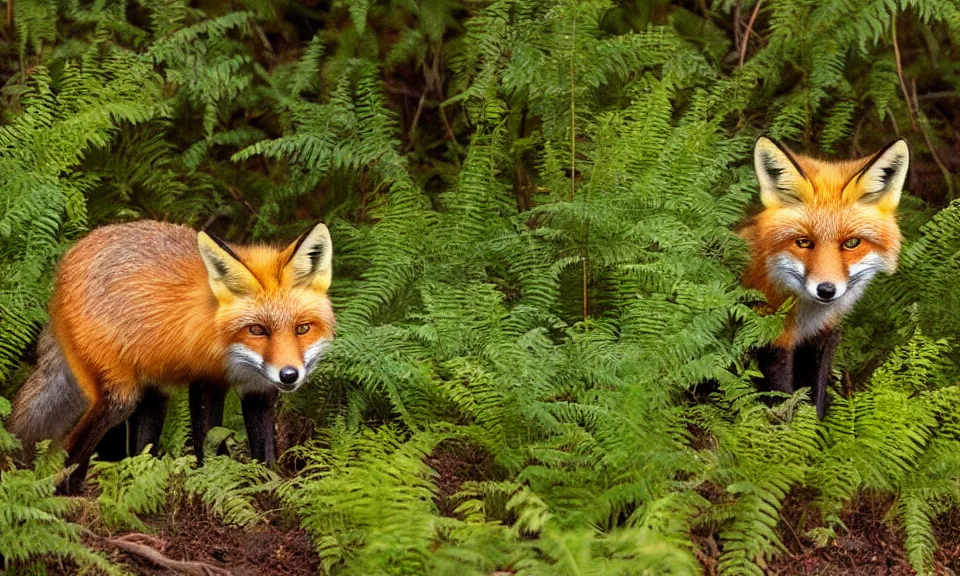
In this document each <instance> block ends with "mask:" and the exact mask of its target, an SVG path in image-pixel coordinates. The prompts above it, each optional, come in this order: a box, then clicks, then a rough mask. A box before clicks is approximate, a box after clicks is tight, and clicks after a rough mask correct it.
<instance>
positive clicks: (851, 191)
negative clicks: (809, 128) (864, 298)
mask: <svg viewBox="0 0 960 576" xmlns="http://www.w3.org/2000/svg"><path fill="white" fill-rule="evenodd" d="M909 162H910V158H909V150H908V148H907V143H906V142H905V141H903V140H897V141H896V142H894V143H892V144H890V145H888V146H886V147H884V148H883V149H882V150H880V151H879V152H877V153H876V154H874V155H873V156H869V157H866V158H860V159H857V160H848V161H843V162H832V161H825V160H818V159H814V158H811V157H809V156H803V155H800V154H795V153H794V152H792V151H790V150H788V149H787V148H785V147H783V146H781V145H779V144H777V143H775V142H773V141H772V140H770V139H768V138H763V137H761V138H760V139H759V140H757V143H756V145H755V148H754V167H755V169H756V173H757V178H758V179H759V181H760V200H761V203H762V204H763V208H764V209H763V211H762V212H761V213H760V214H758V215H757V216H756V217H755V218H754V219H753V221H752V222H750V223H749V224H748V225H747V226H745V227H744V228H743V229H742V230H741V235H742V236H743V237H744V238H745V239H746V240H747V242H748V244H749V245H750V248H751V250H752V260H751V263H750V266H749V267H748V269H747V271H746V273H745V275H744V283H745V284H746V285H747V286H748V287H750V288H754V289H757V290H759V291H761V292H763V293H764V294H765V296H766V298H767V302H768V303H769V304H770V305H772V306H776V307H779V306H781V305H782V304H783V303H784V302H785V301H786V299H787V298H788V297H790V296H793V297H795V298H796V304H795V305H794V307H793V309H792V310H791V311H790V313H789V315H788V317H787V319H786V323H785V326H784V331H783V333H782V334H781V335H780V337H779V338H777V339H776V340H775V341H774V342H773V344H772V345H771V346H769V347H767V348H766V349H764V350H762V351H761V353H760V357H759V360H760V370H761V372H763V374H764V376H765V377H766V379H767V380H768V381H769V383H770V384H771V386H772V387H773V388H774V389H776V390H780V391H782V392H786V393H788V394H792V393H793V392H794V391H795V390H797V389H799V388H803V387H810V388H811V391H812V394H813V401H814V404H815V405H816V408H817V415H818V417H820V418H823V416H824V412H825V410H826V388H827V383H828V380H829V378H830V366H831V364H832V361H833V356H834V353H835V352H836V347H837V345H838V343H839V341H840V330H839V327H838V326H839V323H840V321H841V319H842V318H843V316H844V315H845V314H846V313H847V312H849V311H850V309H851V308H852V307H853V305H854V304H855V303H856V301H857V299H859V298H860V296H861V295H862V294H863V292H864V290H865V289H866V287H867V284H868V283H869V282H870V280H871V279H873V277H874V276H875V275H876V274H877V273H878V272H886V273H891V274H892V273H893V272H894V271H895V270H896V268H897V260H898V258H899V254H900V241H901V236H900V229H899V227H898V225H897V217H896V209H897V205H898V204H899V202H900V194H901V191H902V190H903V185H904V182H905V180H906V177H907V169H908V167H909Z"/></svg>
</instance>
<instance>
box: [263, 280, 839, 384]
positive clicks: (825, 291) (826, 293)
mask: <svg viewBox="0 0 960 576" xmlns="http://www.w3.org/2000/svg"><path fill="white" fill-rule="evenodd" d="M836 293H837V287H836V286H834V285H833V284H832V283H830V282H823V283H821V284H817V296H819V297H821V298H823V299H824V300H829V299H831V298H833V295H834V294H836ZM281 378H283V376H281Z"/></svg>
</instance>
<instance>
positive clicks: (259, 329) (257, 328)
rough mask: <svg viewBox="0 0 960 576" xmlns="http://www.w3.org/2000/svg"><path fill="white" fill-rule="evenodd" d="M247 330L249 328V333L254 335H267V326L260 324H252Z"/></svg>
mask: <svg viewBox="0 0 960 576" xmlns="http://www.w3.org/2000/svg"><path fill="white" fill-rule="evenodd" d="M249 330H250V333H251V334H253V335H254V336H266V335H267V328H266V327H265V326H261V325H260V324H254V325H253V326H251V327H250V328H249Z"/></svg>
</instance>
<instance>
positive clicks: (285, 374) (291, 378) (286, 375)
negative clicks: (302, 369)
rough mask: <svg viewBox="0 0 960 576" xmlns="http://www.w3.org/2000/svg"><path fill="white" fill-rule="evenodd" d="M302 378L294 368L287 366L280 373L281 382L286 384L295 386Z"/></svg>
mask: <svg viewBox="0 0 960 576" xmlns="http://www.w3.org/2000/svg"><path fill="white" fill-rule="evenodd" d="M299 377H300V373H299V372H297V369H296V368H294V367H293V366H287V367H286V368H284V369H283V370H281V371H280V381H281V382H283V383H284V384H293V383H294V382H296V381H297V378H299Z"/></svg>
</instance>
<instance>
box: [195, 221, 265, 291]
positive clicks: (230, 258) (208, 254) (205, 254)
mask: <svg viewBox="0 0 960 576" xmlns="http://www.w3.org/2000/svg"><path fill="white" fill-rule="evenodd" d="M197 247H198V248H199V249H200V258H201V259H203V264H204V266H206V268H207V279H208V281H209V282H210V289H211V290H212V291H213V294H214V296H216V298H217V301H218V302H221V303H224V302H229V301H232V300H234V299H236V298H240V297H242V296H248V295H251V294H255V293H256V292H258V291H261V290H263V287H262V286H261V285H260V281H259V280H257V277H256V276H254V275H253V273H252V272H250V270H249V269H248V268H247V266H246V264H244V263H243V261H242V260H240V257H239V256H237V254H236V253H235V252H234V251H233V250H231V249H230V247H229V246H227V244H226V243H225V242H224V241H223V240H220V239H219V238H217V237H216V236H214V235H212V234H209V233H207V232H199V233H197Z"/></svg>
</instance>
